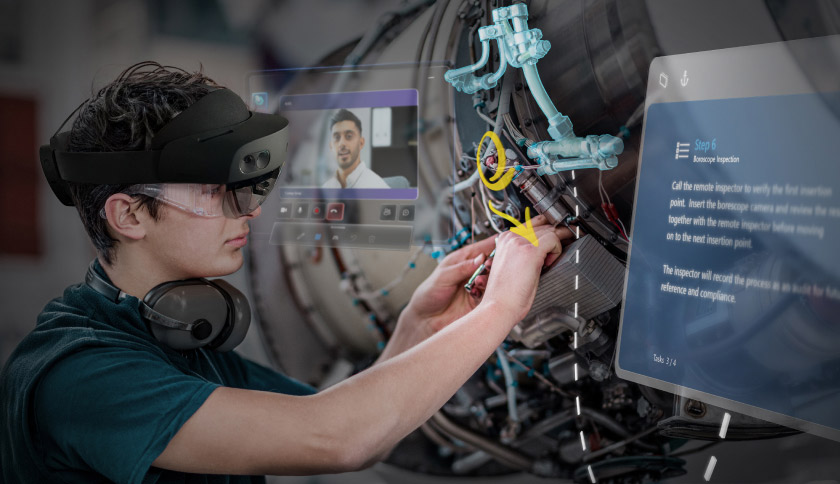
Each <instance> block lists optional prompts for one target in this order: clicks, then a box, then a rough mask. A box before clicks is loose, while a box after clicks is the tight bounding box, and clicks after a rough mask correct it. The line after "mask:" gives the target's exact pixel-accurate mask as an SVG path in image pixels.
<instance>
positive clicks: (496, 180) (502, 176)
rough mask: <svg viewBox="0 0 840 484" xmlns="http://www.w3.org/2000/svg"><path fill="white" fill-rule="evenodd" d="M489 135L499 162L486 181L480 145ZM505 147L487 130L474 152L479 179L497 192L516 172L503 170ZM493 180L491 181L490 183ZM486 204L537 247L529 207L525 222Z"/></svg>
mask: <svg viewBox="0 0 840 484" xmlns="http://www.w3.org/2000/svg"><path fill="white" fill-rule="evenodd" d="M488 136H489V137H490V140H491V141H492V142H493V144H494V145H496V153H498V155H499V162H498V165H497V167H496V174H495V175H493V176H491V177H490V181H487V178H485V177H484V170H482V169H481V145H483V144H484V139H485V138H487V137H488ZM505 161H506V157H505V147H504V146H502V140H500V139H499V137H498V136H496V133H494V132H492V131H488V132H486V133H484V136H482V137H481V141H479V142H478V149H477V150H476V152H475V162H476V163H477V164H478V166H477V167H476V169H477V170H478V174H479V175H480V176H481V181H482V182H483V183H484V184H485V185H486V186H487V188H489V189H491V190H493V191H495V192H497V191H500V190H504V189H505V188H507V186H508V185H509V184H510V181H511V180H513V177H514V176H515V175H516V173H515V172H514V171H513V170H507V171H505ZM491 182H493V183H491ZM487 205H489V206H490V210H492V211H493V213H495V214H496V215H498V216H499V217H502V218H503V219H505V220H507V221H508V222H510V223H512V224H513V225H514V227H513V228H512V229H510V231H511V232H513V233H514V234H517V235H521V236H522V237H525V239H527V240H528V242H530V243H531V244H533V245H534V247H539V245H540V241H539V240H537V234H536V233H534V226H533V225H532V224H531V209H530V207H525V224H523V223H522V222H520V221H519V220H516V219H515V218H513V217H511V216H510V215H508V214H506V213H502V212H500V211H498V210H496V209H495V208H493V205H491V204H490V202H487Z"/></svg>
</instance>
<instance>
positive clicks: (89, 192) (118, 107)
mask: <svg viewBox="0 0 840 484" xmlns="http://www.w3.org/2000/svg"><path fill="white" fill-rule="evenodd" d="M217 87H218V85H217V84H216V83H215V82H214V81H213V80H212V79H210V78H208V77H207V76H205V75H204V74H203V73H202V72H201V69H200V68H199V71H198V72H187V71H185V70H183V69H179V68H176V67H170V66H162V65H160V64H158V63H157V62H140V63H138V64H134V65H133V66H131V67H129V68H127V69H126V70H124V71H123V72H122V73H121V74H120V75H119V76H118V77H117V78H116V80H114V81H113V82H111V83H109V84H108V85H106V86H105V87H103V88H102V89H100V90H99V92H97V93H96V94H95V95H93V96H91V98H90V99H88V100H87V101H86V102H85V104H84V106H83V107H82V108H81V110H80V111H79V115H78V116H77V117H76V120H75V121H74V122H73V127H72V128H71V130H70V138H69V141H68V150H69V151H96V152H103V151H142V150H149V149H151V142H152V137H153V136H154V134H155V133H156V132H157V131H158V130H159V129H160V128H162V127H163V126H164V125H165V124H166V123H168V122H169V121H170V120H171V119H172V118H174V117H175V116H177V115H178V113H180V112H181V111H183V110H184V109H186V108H188V107H189V106H190V105H192V104H193V103H195V102H196V101H198V100H199V99H201V98H202V97H203V96H204V95H205V94H207V93H209V92H210V91H212V90H214V89H215V88H217ZM130 186H131V185H97V184H89V183H70V193H71V195H72V197H73V203H74V204H75V206H76V209H77V210H78V211H79V216H80V217H81V219H82V223H83V224H84V226H85V230H86V231H87V233H88V236H89V237H90V240H91V242H92V243H93V245H94V247H95V248H96V251H97V252H98V254H99V255H100V256H101V257H102V259H103V260H104V261H105V263H106V264H111V263H112V262H113V261H114V258H115V257H116V254H115V252H114V248H115V246H116V243H117V240H116V239H114V238H113V237H112V236H111V234H110V232H109V230H108V221H107V220H106V219H104V218H102V217H100V215H99V213H100V211H101V210H102V209H103V208H104V207H105V202H106V201H107V200H108V197H110V196H111V195H113V194H115V193H125V192H126V191H127V190H128V188H129V187H130ZM136 199H137V200H138V201H139V202H140V206H141V207H145V208H146V210H147V211H148V212H149V215H150V216H151V217H152V218H153V219H155V220H160V215H161V213H162V212H161V211H160V204H161V202H160V201H159V200H157V199H155V198H153V197H149V196H146V195H137V196H136Z"/></svg>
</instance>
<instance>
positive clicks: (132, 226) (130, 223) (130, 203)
mask: <svg viewBox="0 0 840 484" xmlns="http://www.w3.org/2000/svg"><path fill="white" fill-rule="evenodd" d="M103 210H104V211H105V216H106V218H107V219H108V225H109V226H110V227H111V230H113V231H114V232H116V233H117V234H119V235H121V236H123V237H125V238H127V239H132V240H140V239H142V238H143V237H145V236H146V227H145V226H144V223H149V221H150V220H151V217H149V216H148V213H147V212H146V211H145V210H143V209H142V208H141V207H140V204H139V203H138V202H137V201H136V200H134V199H133V198H132V197H131V195H127V194H125V193H115V194H113V195H111V196H110V197H108V200H106V201H105V207H104V208H103Z"/></svg>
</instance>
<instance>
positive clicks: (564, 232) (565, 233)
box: [554, 227, 575, 240]
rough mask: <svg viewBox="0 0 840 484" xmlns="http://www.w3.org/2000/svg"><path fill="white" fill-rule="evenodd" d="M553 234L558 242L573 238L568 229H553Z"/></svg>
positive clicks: (572, 233)
mask: <svg viewBox="0 0 840 484" xmlns="http://www.w3.org/2000/svg"><path fill="white" fill-rule="evenodd" d="M554 232H555V233H556V234H557V237H558V238H559V239H560V240H569V239H572V238H574V237H575V233H574V232H572V230H571V229H569V228H568V227H555V229H554Z"/></svg>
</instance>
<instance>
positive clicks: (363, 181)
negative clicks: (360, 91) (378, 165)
mask: <svg viewBox="0 0 840 484" xmlns="http://www.w3.org/2000/svg"><path fill="white" fill-rule="evenodd" d="M364 146H365V138H364V136H362V122H361V121H360V120H359V118H358V117H357V116H356V115H355V114H353V113H351V112H350V111H348V110H346V109H339V110H338V111H336V112H335V114H333V116H332V118H330V150H331V151H332V153H333V155H334V156H335V161H336V163H337V164H338V169H337V170H336V171H335V174H334V175H333V176H331V177H330V179H329V180H327V181H326V182H324V184H323V185H322V186H321V188H389V187H388V184H387V183H385V180H383V179H382V177H380V176H379V175H377V174H376V173H374V172H373V170H371V169H370V168H368V167H367V165H365V164H364V163H362V159H361V157H360V156H359V154H360V153H361V152H362V148H364Z"/></svg>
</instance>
